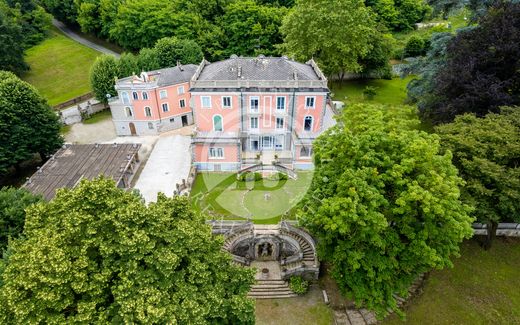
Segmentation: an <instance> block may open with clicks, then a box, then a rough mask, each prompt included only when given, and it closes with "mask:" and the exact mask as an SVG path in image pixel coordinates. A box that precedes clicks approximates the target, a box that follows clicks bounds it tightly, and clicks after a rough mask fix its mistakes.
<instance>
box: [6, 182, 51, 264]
mask: <svg viewBox="0 0 520 325" xmlns="http://www.w3.org/2000/svg"><path fill="white" fill-rule="evenodd" d="M41 200H42V198H41V197H40V196H36V195H33V194H32V193H30V192H29V191H27V190H26V189H23V188H20V189H16V188H12V187H2V189H0V254H2V252H3V251H4V250H5V248H6V247H7V243H8V241H9V240H10V239H15V238H18V236H19V235H20V234H21V233H22V231H23V225H24V222H25V209H26V208H27V207H28V206H30V205H32V204H35V203H37V202H40V201H41Z"/></svg>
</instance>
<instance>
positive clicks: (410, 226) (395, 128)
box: [299, 104, 473, 316]
mask: <svg viewBox="0 0 520 325" xmlns="http://www.w3.org/2000/svg"><path fill="white" fill-rule="evenodd" d="M418 126H419V121H418V119H417V117H416V111H415V109H414V108H411V107H386V106H381V105H365V104H356V105H353V106H350V107H348V108H346V109H345V110H344V111H343V113H342V114H341V116H339V119H338V124H337V125H336V126H334V127H332V128H331V129H329V130H327V131H326V132H324V133H323V134H322V135H321V136H320V137H319V138H318V139H317V140H316V141H315V143H314V145H313V147H314V163H315V173H314V177H313V182H312V184H311V187H310V189H309V191H308V193H307V195H306V197H305V198H304V200H303V201H302V208H301V211H300V213H299V214H300V217H301V222H302V223H303V225H304V226H305V227H307V228H308V229H309V230H310V231H311V232H312V233H313V234H314V235H316V236H317V238H318V255H319V256H320V257H321V259H323V260H325V261H328V262H330V263H331V264H332V267H333V268H332V276H333V278H334V279H335V280H336V282H337V283H338V285H339V287H340V289H342V290H343V291H344V292H345V293H347V294H349V295H350V296H351V297H352V298H354V300H355V301H356V303H357V304H359V305H365V306H366V307H367V308H369V309H373V310H375V311H376V312H377V313H378V315H379V316H382V315H384V314H386V313H387V310H388V308H390V309H394V310H396V309H397V305H396V300H395V298H394V294H400V295H405V294H406V292H407V289H408V287H409V286H410V285H411V283H412V282H413V281H414V279H415V278H416V277H417V276H418V275H419V274H421V273H424V272H427V271H429V270H431V269H432V268H436V269H442V268H444V267H449V266H452V263H451V261H450V257H452V256H457V255H458V252H459V244H460V243H461V241H462V240H463V239H464V238H468V237H470V236H471V235H472V233H473V231H472V228H471V222H472V218H471V217H470V216H469V215H468V212H469V211H470V207H469V206H467V205H465V204H463V203H462V202H461V200H460V190H459V186H462V184H463V181H462V179H461V178H460V177H459V176H457V169H456V168H455V167H454V166H453V165H452V163H451V158H452V156H451V154H450V153H445V154H440V144H439V138H438V136H437V135H434V134H427V133H425V132H422V131H418V130H417V128H418Z"/></svg>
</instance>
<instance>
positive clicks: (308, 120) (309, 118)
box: [303, 115, 313, 131]
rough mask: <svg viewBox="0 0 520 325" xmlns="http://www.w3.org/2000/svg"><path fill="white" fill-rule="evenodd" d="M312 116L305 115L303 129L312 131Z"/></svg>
mask: <svg viewBox="0 0 520 325" xmlns="http://www.w3.org/2000/svg"><path fill="white" fill-rule="evenodd" d="M312 120H313V119H312V116H309V115H307V116H305V119H304V120H303V130H304V131H312Z"/></svg>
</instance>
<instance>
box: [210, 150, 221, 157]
mask: <svg viewBox="0 0 520 325" xmlns="http://www.w3.org/2000/svg"><path fill="white" fill-rule="evenodd" d="M209 157H210V158H224V148H209Z"/></svg>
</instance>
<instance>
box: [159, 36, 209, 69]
mask: <svg viewBox="0 0 520 325" xmlns="http://www.w3.org/2000/svg"><path fill="white" fill-rule="evenodd" d="M154 50H155V53H156V54H157V58H158V61H159V65H160V66H161V68H166V67H172V66H175V65H177V63H178V62H180V63H182V64H199V63H200V62H201V61H202V58H203V54H202V49H201V48H200V46H199V45H198V44H197V43H196V42H194V41H191V40H185V39H178V38H176V37H166V38H162V39H160V40H158V41H157V43H155V47H154Z"/></svg>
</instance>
